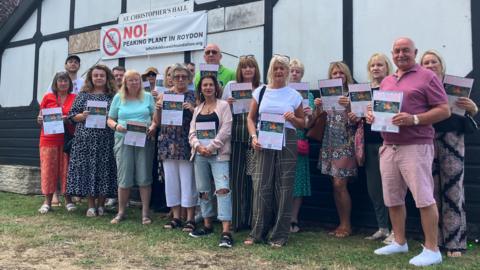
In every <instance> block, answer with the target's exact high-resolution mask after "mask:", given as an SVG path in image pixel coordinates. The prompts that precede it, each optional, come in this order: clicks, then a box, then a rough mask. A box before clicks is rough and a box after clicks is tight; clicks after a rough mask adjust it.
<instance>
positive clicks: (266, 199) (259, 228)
mask: <svg viewBox="0 0 480 270" xmlns="http://www.w3.org/2000/svg"><path fill="white" fill-rule="evenodd" d="M285 136H286V146H284V147H283V149H282V150H281V151H277V150H268V149H262V150H261V151H256V152H255V159H256V168H255V170H254V172H253V175H252V179H253V218H252V231H251V232H250V237H251V238H253V239H254V240H255V241H256V242H263V241H266V240H267V234H268V232H269V230H270V229H271V234H270V239H269V241H270V242H271V243H275V244H280V245H284V244H286V242H287V240H288V234H289V232H290V221H291V218H292V205H293V185H294V182H295V167H296V162H297V137H296V133H295V130H294V129H289V128H286V129H285Z"/></svg>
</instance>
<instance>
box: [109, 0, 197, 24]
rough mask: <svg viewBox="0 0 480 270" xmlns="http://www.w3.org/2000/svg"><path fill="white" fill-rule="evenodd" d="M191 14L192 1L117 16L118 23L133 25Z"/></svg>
mask: <svg viewBox="0 0 480 270" xmlns="http://www.w3.org/2000/svg"><path fill="white" fill-rule="evenodd" d="M192 12H193V0H190V1H185V2H180V3H177V4H174V5H170V6H165V7H162V8H157V9H152V10H148V11H144V12H134V13H124V14H120V16H118V23H119V24H124V23H133V22H140V21H146V20H151V19H159V18H165V17H169V16H178V15H183V14H187V13H192Z"/></svg>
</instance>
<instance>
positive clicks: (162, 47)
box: [100, 11, 207, 59]
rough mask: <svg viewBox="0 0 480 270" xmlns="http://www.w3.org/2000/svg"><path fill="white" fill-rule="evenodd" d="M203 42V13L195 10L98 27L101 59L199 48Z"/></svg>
mask: <svg viewBox="0 0 480 270" xmlns="http://www.w3.org/2000/svg"><path fill="white" fill-rule="evenodd" d="M206 42H207V13H206V12H205V11H199V12H195V13H191V14H186V15H182V16H176V17H168V18H163V19H155V20H150V21H147V22H138V23H130V24H117V25H110V26H105V27H102V30H101V34H100V51H101V55H102V59H115V58H120V57H131V56H138V55H147V54H160V53H171V52H179V51H182V52H183V51H193V50H201V49H203V48H204V47H205V46H206Z"/></svg>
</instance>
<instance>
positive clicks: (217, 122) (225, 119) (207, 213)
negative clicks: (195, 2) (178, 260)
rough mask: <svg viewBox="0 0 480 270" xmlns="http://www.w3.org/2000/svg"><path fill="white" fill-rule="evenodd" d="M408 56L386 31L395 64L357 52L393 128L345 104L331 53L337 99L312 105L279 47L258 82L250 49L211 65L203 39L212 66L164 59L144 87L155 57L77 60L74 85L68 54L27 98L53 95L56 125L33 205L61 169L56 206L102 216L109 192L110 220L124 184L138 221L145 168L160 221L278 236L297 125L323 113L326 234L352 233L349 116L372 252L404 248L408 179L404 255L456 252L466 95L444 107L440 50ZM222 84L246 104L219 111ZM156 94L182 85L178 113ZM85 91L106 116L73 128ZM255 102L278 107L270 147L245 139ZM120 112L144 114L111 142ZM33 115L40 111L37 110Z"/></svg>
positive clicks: (300, 164)
mask: <svg viewBox="0 0 480 270" xmlns="http://www.w3.org/2000/svg"><path fill="white" fill-rule="evenodd" d="M416 56H417V49H416V47H415V45H414V42H413V41H412V40H411V39H409V38H399V39H397V40H396V41H395V42H394V44H393V49H392V59H393V62H394V63H395V65H396V67H397V70H396V72H394V73H392V69H393V66H392V64H391V63H390V60H389V59H388V57H386V56H385V55H384V54H382V53H375V54H373V55H372V57H371V58H370V60H369V61H368V64H367V70H368V74H369V79H370V83H371V88H372V91H402V92H403V103H402V108H401V112H400V113H399V114H397V115H396V116H395V117H394V118H393V119H392V123H393V124H394V125H397V126H399V127H400V131H399V133H387V132H381V133H380V132H374V131H371V127H370V125H371V124H372V123H373V122H374V121H375V119H374V116H373V113H372V110H371V108H370V109H369V110H368V112H367V114H366V117H363V118H359V117H357V116H356V115H355V114H354V113H353V112H351V109H350V100H349V97H348V85H349V84H353V78H352V74H351V72H350V69H349V67H348V66H347V65H346V64H345V63H343V62H341V61H338V62H332V63H331V64H330V67H329V69H328V74H327V77H328V78H329V79H341V80H342V82H343V89H344V93H345V95H344V96H343V97H341V98H340V99H339V100H338V103H339V105H340V106H342V107H344V110H325V111H324V110H323V107H322V98H321V97H316V98H314V95H313V94H312V93H311V92H310V93H309V94H308V104H304V102H303V104H302V100H303V99H304V98H302V96H301V95H300V94H299V93H298V92H297V91H296V90H295V89H293V88H292V87H290V86H289V84H290V83H294V82H301V80H302V77H303V75H304V73H305V67H304V65H303V64H302V63H301V61H299V60H298V59H290V58H289V57H288V56H285V55H274V56H273V57H272V59H271V61H270V65H269V68H268V73H267V82H266V84H262V83H261V78H260V70H259V67H258V64H257V60H256V59H255V57H254V56H253V55H244V56H240V57H239V63H238V67H237V69H236V71H235V72H234V71H232V70H230V69H228V68H226V67H224V66H223V65H221V64H220V61H221V58H222V53H221V51H220V48H219V47H218V46H217V45H215V44H208V45H207V46H206V47H205V49H204V60H205V62H206V63H207V64H216V65H219V69H218V72H217V74H216V76H215V75H212V74H208V75H205V76H201V74H200V72H197V73H196V74H194V72H193V71H194V68H195V67H194V66H192V65H190V66H187V65H185V64H174V65H171V66H168V67H167V68H166V69H165V74H164V81H163V84H164V85H163V86H164V88H163V89H162V90H161V89H158V87H156V86H155V78H156V76H157V75H158V73H159V72H158V70H157V69H156V68H153V67H151V68H148V69H147V70H146V71H145V73H144V74H140V73H138V72H137V71H134V70H125V68H123V67H115V68H114V69H113V72H112V71H111V70H110V69H109V68H108V67H106V66H104V65H101V64H97V65H94V66H93V67H91V68H90V69H89V70H88V72H87V75H86V79H85V81H84V82H83V85H82V86H81V91H79V92H76V91H74V89H75V87H79V84H80V85H81V84H82V83H79V82H78V80H77V79H76V77H73V78H72V76H71V75H72V74H71V73H72V72H71V71H72V69H71V68H70V66H71V65H74V66H75V65H76V68H77V71H78V67H79V64H80V59H79V58H78V56H69V57H68V58H67V61H66V63H65V68H66V70H67V72H59V73H57V74H56V75H55V77H54V79H53V82H52V87H51V91H49V93H47V94H46V95H45V96H44V98H43V100H42V102H41V104H40V108H41V109H44V108H53V107H61V108H62V114H63V115H64V123H65V134H55V135H45V134H44V133H43V130H42V133H41V136H40V162H41V182H42V192H43V194H45V201H44V203H43V205H42V206H41V208H40V209H39V211H40V212H41V213H47V212H48V211H49V210H50V209H51V201H52V196H53V194H54V193H55V191H56V187H57V182H58V180H61V183H62V193H64V194H65V200H66V208H67V210H68V211H73V210H75V208H76V206H75V204H74V203H72V201H71V196H79V197H86V198H88V210H87V213H86V215H87V216H88V217H94V216H102V215H104V214H105V198H114V197H117V196H118V213H117V214H116V216H115V217H114V218H113V219H112V220H111V223H112V224H117V223H120V222H121V221H122V220H124V219H125V218H126V211H125V209H126V206H127V203H128V200H129V196H130V192H131V188H132V187H133V186H138V188H139V193H140V198H141V201H142V220H141V222H142V224H150V223H151V222H152V219H151V217H150V201H151V196H152V188H151V186H152V183H153V182H154V181H156V179H154V177H153V176H154V175H156V171H157V170H158V172H159V173H158V174H159V175H160V177H161V178H163V180H164V189H165V198H166V199H165V200H166V206H168V207H169V208H170V209H171V212H170V213H171V219H170V220H169V221H168V223H167V224H165V225H164V228H165V229H174V228H182V230H183V231H185V232H188V233H189V235H190V236H192V237H202V236H205V235H209V234H211V233H213V228H214V227H213V221H214V218H216V219H217V220H219V221H220V222H221V223H222V233H221V237H220V243H219V246H221V247H231V246H232V245H233V236H232V232H231V231H232V230H233V231H237V230H240V229H251V231H250V233H249V234H248V237H247V239H245V240H244V244H245V245H253V244H256V243H265V242H267V243H269V244H270V245H271V246H272V247H282V246H283V245H285V244H286V243H287V241H288V238H289V234H290V233H295V232H298V231H299V230H300V227H299V223H298V220H299V216H298V214H299V210H300V208H301V204H302V199H303V197H305V196H310V195H311V188H310V168H309V156H308V154H307V155H305V153H303V151H302V152H300V151H299V149H300V147H303V146H300V143H301V142H300V141H303V142H302V143H304V142H305V140H306V139H307V132H306V131H307V130H308V129H309V128H314V126H315V125H316V124H317V123H318V122H319V121H317V120H318V118H319V117H325V116H326V121H325V126H324V128H325V130H324V135H323V139H322V143H321V150H320V153H318V154H319V160H318V165H317V167H318V169H320V170H321V172H322V174H325V175H328V176H330V177H331V179H332V180H331V181H332V185H333V193H334V199H335V205H336V208H337V213H338V216H339V225H338V226H337V227H336V228H335V229H334V230H333V231H331V232H330V233H329V234H331V235H333V236H335V237H338V238H343V237H347V236H349V235H350V234H351V232H352V226H351V220H350V216H351V208H352V203H351V198H350V194H349V191H348V183H349V180H350V179H351V178H353V177H356V176H357V168H358V167H359V166H361V164H359V163H358V161H357V160H358V158H357V157H356V153H355V151H356V150H357V151H358V149H357V147H358V145H357V143H356V137H357V136H356V134H357V131H358V130H359V129H360V128H361V129H363V130H364V136H363V137H364V158H365V164H364V166H365V169H366V170H365V171H366V183H367V187H368V193H369V195H370V198H371V201H372V204H373V208H374V210H375V214H376V218H377V223H378V227H379V229H378V231H376V232H375V233H374V234H373V235H371V236H369V237H367V238H368V239H372V240H378V239H382V240H384V239H386V238H389V239H390V240H391V241H389V242H387V245H386V246H385V247H382V248H379V249H377V250H375V253H376V254H379V255H389V254H394V253H399V252H407V251H408V246H407V243H406V238H405V219H406V210H405V196H406V192H407V189H409V190H410V191H411V193H412V195H413V198H414V200H415V203H416V206H417V207H418V208H419V209H420V214H421V219H422V228H423V231H424V234H425V246H424V249H423V251H422V253H420V254H419V255H417V256H416V257H414V258H413V259H412V260H410V263H411V264H413V265H417V266H420V265H430V264H435V263H440V262H441V261H442V256H441V253H440V251H439V246H440V247H442V248H444V249H445V250H446V251H447V255H448V256H451V257H457V256H461V254H462V252H464V251H465V250H466V220H465V211H464V209H463V207H464V191H463V170H464V166H463V162H464V134H465V133H466V132H469V131H467V129H466V128H463V127H464V126H466V125H467V124H466V122H467V121H473V118H471V116H474V115H475V114H476V113H477V112H478V108H477V106H476V105H475V103H474V102H473V101H472V100H471V99H469V98H466V97H464V98H460V99H459V100H458V102H457V104H456V105H457V106H458V107H460V108H463V109H465V111H466V115H465V116H458V115H453V114H451V113H450V109H449V105H448V100H447V95H446V93H445V89H444V87H443V84H442V81H443V76H444V75H445V63H444V62H443V60H442V58H441V56H440V55H439V54H438V53H437V52H435V51H433V50H430V51H427V52H425V53H424V54H423V55H422V56H421V58H420V63H419V64H417V63H416V62H415V59H416ZM71 62H74V63H73V64H72V63H71ZM73 69H74V68H73ZM192 69H193V70H192ZM73 79H75V80H77V82H76V84H74V83H73ZM144 80H148V81H149V82H150V85H151V90H150V92H148V91H145V90H144V87H143V83H142V81H144ZM192 82H193V86H194V87H191V84H192ZM234 83H251V84H252V87H253V89H254V90H253V92H252V101H251V104H250V108H249V111H248V112H246V113H238V114H233V113H232V105H233V104H234V103H235V102H236V100H235V98H234V97H233V96H232V85H233V84H234ZM166 94H177V95H182V96H183V103H182V109H183V111H182V113H183V115H182V125H181V126H180V125H171V124H168V123H162V121H161V119H162V111H163V104H164V102H163V99H164V95H166ZM88 101H105V102H107V103H108V106H107V110H108V120H107V127H106V128H103V129H102V128H86V127H85V119H86V118H87V117H88V115H89V112H88V109H87V102H88ZM264 113H270V114H280V115H283V118H284V119H285V125H284V126H285V130H284V135H283V136H284V139H283V140H284V142H283V147H282V149H281V150H271V149H266V148H263V147H262V145H261V144H260V143H259V140H258V136H259V135H258V130H259V119H260V116H261V115H262V114H264ZM131 121H134V122H140V123H143V124H144V125H145V126H146V133H147V140H146V142H145V145H144V147H138V146H132V145H126V144H124V140H125V132H126V131H127V129H126V128H127V122H131ZM38 122H39V123H40V124H42V115H41V113H40V114H39V116H38ZM207 123H208V124H211V123H212V125H214V127H215V137H214V139H212V140H211V141H210V142H209V143H208V144H205V143H204V141H203V140H201V138H199V137H198V128H199V126H201V125H202V124H207ZM154 160H155V161H156V162H154ZM152 172H153V173H152ZM154 196H155V195H154ZM214 200H215V201H214ZM198 206H200V207H199V208H198ZM196 211H197V212H198V213H197V214H200V215H201V217H202V219H203V225H202V226H200V225H198V223H197V222H196V221H195V220H196V218H195V214H196ZM439 217H440V221H439ZM390 224H391V227H392V231H390ZM387 240H388V239H387Z"/></svg>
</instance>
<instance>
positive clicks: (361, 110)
mask: <svg viewBox="0 0 480 270" xmlns="http://www.w3.org/2000/svg"><path fill="white" fill-rule="evenodd" d="M348 92H349V93H350V108H351V110H352V112H353V113H354V114H355V115H356V116H358V117H365V115H366V113H367V106H368V105H370V104H371V103H372V88H371V87H370V84H369V83H359V84H349V85H348Z"/></svg>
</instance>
